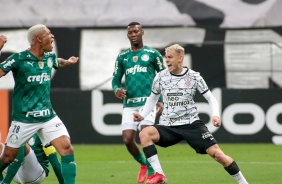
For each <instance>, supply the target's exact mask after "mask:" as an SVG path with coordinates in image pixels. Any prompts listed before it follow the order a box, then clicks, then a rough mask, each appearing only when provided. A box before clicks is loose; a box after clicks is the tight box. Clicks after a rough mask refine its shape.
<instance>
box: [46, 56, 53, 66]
mask: <svg viewBox="0 0 282 184" xmlns="http://www.w3.org/2000/svg"><path fill="white" fill-rule="evenodd" d="M52 65H53V61H52V58H48V59H47V66H48V67H49V68H52Z"/></svg>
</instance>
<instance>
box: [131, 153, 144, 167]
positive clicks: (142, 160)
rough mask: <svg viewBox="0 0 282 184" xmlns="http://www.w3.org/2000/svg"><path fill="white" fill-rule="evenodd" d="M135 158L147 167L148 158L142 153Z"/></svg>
mask: <svg viewBox="0 0 282 184" xmlns="http://www.w3.org/2000/svg"><path fill="white" fill-rule="evenodd" d="M133 158H134V159H135V160H136V161H137V162H138V163H140V164H141V165H146V158H145V157H144V155H143V154H142V153H141V152H139V155H137V156H134V157H133Z"/></svg>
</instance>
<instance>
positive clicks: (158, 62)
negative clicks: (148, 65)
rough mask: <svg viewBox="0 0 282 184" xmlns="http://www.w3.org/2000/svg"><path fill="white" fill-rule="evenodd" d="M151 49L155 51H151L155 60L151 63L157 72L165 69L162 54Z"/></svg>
mask: <svg viewBox="0 0 282 184" xmlns="http://www.w3.org/2000/svg"><path fill="white" fill-rule="evenodd" d="M153 50H154V51H155V52H154V53H153V54H154V55H155V60H154V63H153V64H154V67H155V70H156V71H157V72H160V71H162V70H164V69H165V66H164V60H163V56H162V55H161V53H160V52H159V51H158V50H156V49H153Z"/></svg>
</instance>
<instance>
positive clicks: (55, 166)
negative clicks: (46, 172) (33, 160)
mask: <svg viewBox="0 0 282 184" xmlns="http://www.w3.org/2000/svg"><path fill="white" fill-rule="evenodd" d="M48 159H49V161H50V163H51V165H52V168H53V170H54V172H55V174H56V176H57V179H58V181H59V183H60V184H62V183H64V177H63V175H62V166H61V163H60V162H59V160H58V157H57V153H56V152H55V153H52V154H50V155H49V156H48Z"/></svg>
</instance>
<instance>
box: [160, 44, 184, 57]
mask: <svg viewBox="0 0 282 184" xmlns="http://www.w3.org/2000/svg"><path fill="white" fill-rule="evenodd" d="M168 51H175V52H176V53H177V54H178V55H184V53H185V49H184V48H183V47H181V46H180V45H179V44H174V45H171V46H169V47H167V48H165V52H168Z"/></svg>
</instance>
